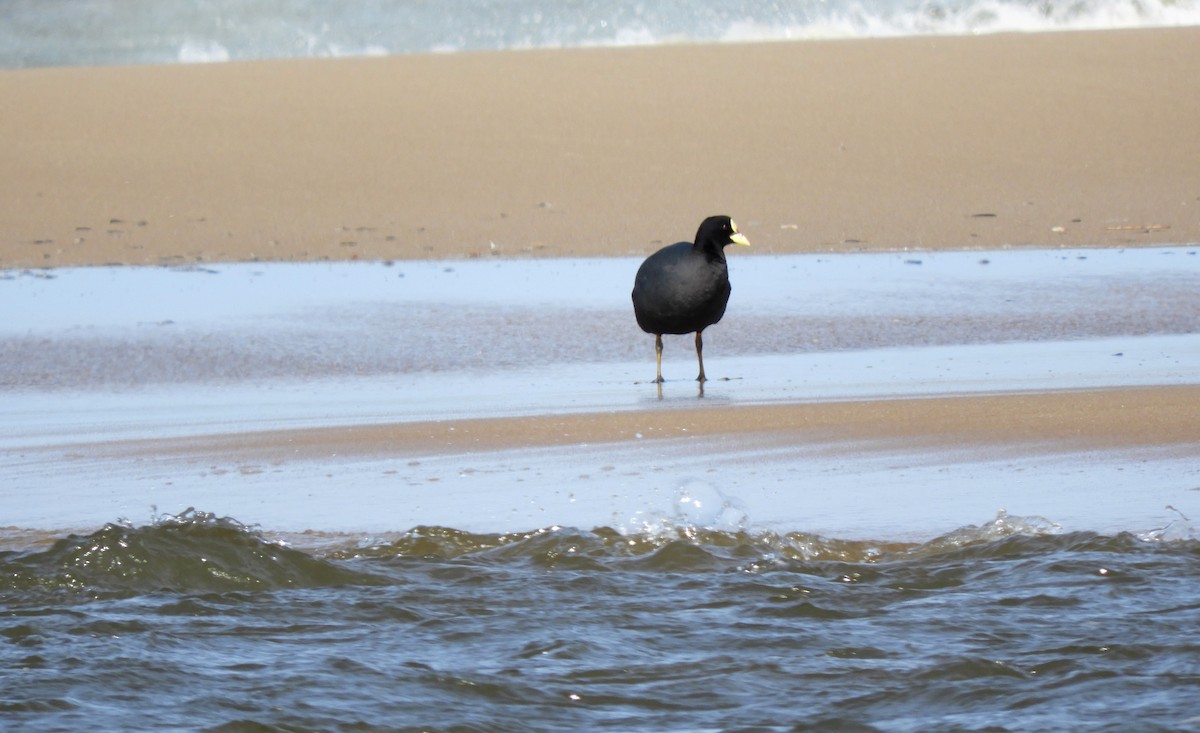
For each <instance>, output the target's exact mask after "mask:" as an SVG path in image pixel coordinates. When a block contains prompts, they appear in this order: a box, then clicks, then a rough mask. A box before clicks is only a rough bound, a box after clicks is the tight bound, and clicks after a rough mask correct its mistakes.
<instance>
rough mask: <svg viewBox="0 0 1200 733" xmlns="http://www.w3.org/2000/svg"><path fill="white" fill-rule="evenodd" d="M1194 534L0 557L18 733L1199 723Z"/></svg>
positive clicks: (412, 543)
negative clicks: (72, 732)
mask: <svg viewBox="0 0 1200 733" xmlns="http://www.w3.org/2000/svg"><path fill="white" fill-rule="evenodd" d="M1178 522H1179V523H1180V524H1181V525H1183V524H1186V522H1184V520H1183V519H1182V518H1180V519H1179V520H1178ZM1188 535H1194V529H1193V528H1191V527H1184V526H1181V527H1175V526H1174V525H1172V526H1169V527H1166V528H1164V530H1163V531H1161V532H1159V533H1150V534H1145V535H1134V534H1128V533H1121V534H1116V535H1100V534H1094V533H1064V532H1061V531H1060V530H1058V529H1057V528H1055V527H1054V526H1053V525H1050V524H1048V523H1046V522H1044V521H1042V520H1036V519H1034V520H1031V519H1029V518H1021V517H1006V516H999V517H997V518H996V519H994V520H993V521H991V522H987V523H985V524H983V525H980V526H976V527H970V528H963V529H960V530H958V531H955V532H951V533H948V534H946V535H945V536H941V537H938V538H935V539H933V540H931V541H929V542H925V543H920V544H904V543H875V542H861V541H859V542H847V541H838V540H836V539H828V538H823V537H820V536H814V535H808V534H805V533H804V532H802V531H795V532H789V533H784V534H776V533H765V532H753V531H738V532H727V531H709V530H705V529H702V528H699V527H695V526H691V525H688V524H686V523H682V522H681V523H679V524H677V525H675V526H672V527H663V528H660V530H659V531H657V532H654V533H649V534H647V533H638V534H632V535H630V534H622V533H618V532H615V531H613V530H611V529H607V528H602V527H601V528H593V529H586V530H585V529H577V528H567V527H547V528H541V529H535V530H532V531H526V532H513V533H505V534H472V533H467V532H463V531H458V530H453V529H447V528H442V527H416V528H413V529H411V530H410V531H407V532H405V533H403V534H401V535H399V536H396V537H394V538H391V539H388V540H386V541H384V540H379V541H374V542H372V541H364V542H360V543H358V544H355V545H352V546H337V545H336V544H335V545H334V546H329V547H323V548H320V549H313V548H311V547H310V548H308V549H300V548H297V547H294V546H287V545H285V544H282V543H280V542H279V541H273V540H270V539H267V538H265V537H264V536H262V535H261V534H260V533H258V532H256V531H255V530H253V529H249V528H246V527H244V526H242V525H241V524H239V523H238V522H236V521H234V520H231V519H226V518H219V517H216V516H213V515H210V514H205V513H203V512H195V511H191V512H186V513H184V514H182V515H178V516H162V517H160V518H158V519H157V520H156V521H154V522H153V523H150V524H143V525H140V526H135V525H133V524H127V523H113V524H109V525H106V526H104V527H102V528H98V529H96V530H95V531H93V532H90V533H87V534H81V535H71V536H66V537H59V538H54V537H47V538H46V541H45V543H44V545H45V546H43V547H40V548H38V549H36V550H32V551H25V552H0V594H3V603H2V606H0V727H3V728H4V729H5V730H7V731H41V732H44V731H79V730H113V731H116V730H120V731H136V730H147V731H149V730H153V731H161V730H206V731H655V732H661V731H1064V730H1072V731H1093V730H1111V731H1128V730H1137V731H1188V730H1198V729H1200V635H1198V634H1197V631H1196V630H1197V629H1198V628H1200V592H1198V591H1197V588H1198V587H1200V541H1197V540H1196V539H1195V538H1194V537H1192V538H1188Z"/></svg>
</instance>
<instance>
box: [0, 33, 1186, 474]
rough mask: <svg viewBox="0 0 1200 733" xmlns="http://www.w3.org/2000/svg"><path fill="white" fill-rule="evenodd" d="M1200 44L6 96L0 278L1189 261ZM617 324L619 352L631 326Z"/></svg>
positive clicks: (530, 436)
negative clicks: (731, 221)
mask: <svg viewBox="0 0 1200 733" xmlns="http://www.w3.org/2000/svg"><path fill="white" fill-rule="evenodd" d="M1197 79H1200V28H1185V29H1173V30H1139V31H1116V32H1087V33H1062V34H1051V33H1045V34H1036V35H996V36H986V37H968V38H906V39H897V40H871V41H830V42H808V43H771V44H756V45H721V46H679V47H666V48H652V49H605V50H572V51H544V52H543V51H529V52H506V53H495V54H490V53H489V54H458V55H447V56H437V55H430V56H411V57H394V58H383V59H347V60H304V61H295V60H292V61H279V62H274V61H266V62H255V63H229V64H218V65H205V66H184V65H175V66H144V67H132V68H88V69H38V70H23V71H7V72H0V100H3V107H4V110H5V112H4V114H3V115H0V139H3V140H4V141H5V144H4V146H3V147H2V148H0V168H2V169H3V171H4V176H3V177H2V178H0V198H2V200H3V201H4V205H3V207H0V268H18V267H21V268H23V267H56V266H68V265H92V264H105V263H129V264H141V263H146V264H163V263H181V262H213V261H243V260H272V261H277V260H316V259H359V258H361V259H402V258H443V257H445V258H455V257H476V256H501V257H503V256H519V255H536V256H556V255H615V254H636V253H648V252H650V251H652V250H653V249H654V248H656V247H657V246H659V245H660V244H662V243H664V242H668V241H675V240H677V239H682V238H688V237H690V235H691V234H692V232H693V231H694V229H695V226H696V224H697V222H699V220H700V219H701V218H702V217H703V216H705V215H708V214H711V213H717V212H726V213H729V214H731V215H733V216H734V217H735V218H736V219H738V221H739V223H740V224H741V226H742V229H743V231H745V232H746V233H747V234H748V235H749V236H750V238H751V240H752V241H753V242H754V247H755V251H756V252H774V253H785V252H800V251H833V252H853V251H858V250H878V249H900V248H918V249H919V248H926V249H936V248H980V249H983V248H1001V247H1009V246H1013V247H1020V246H1035V247H1058V246H1079V245H1088V246H1130V245H1143V244H1164V243H1195V242H1200V134H1197V131H1198V130H1200V94H1197V93H1196V91H1197V81H1196V80H1197ZM630 326H631V328H632V327H633V324H632V317H631V318H630ZM1197 404H1200V395H1198V394H1197V392H1196V389H1195V388H1194V387H1176V388H1161V389H1137V390H1130V389H1118V390H1107V391H1096V392H1066V393H1052V394H1033V395H1007V396H995V397H966V398H953V397H946V398H938V399H928V400H897V401H887V400H884V401H876V402H869V403H853V404H842V405H813V404H809V405H775V406H770V407H757V406H741V407H738V406H724V407H722V406H719V405H712V406H707V405H705V406H697V407H696V408H694V409H686V410H679V409H664V410H653V409H651V410H646V411H643V412H635V413H621V414H614V415H597V414H592V415H582V416H580V415H575V416H563V415H542V416H536V417H532V418H515V419H495V420H479V421H473V422H468V423H463V422H462V421H460V422H458V423H455V426H456V431H455V432H454V433H453V436H452V437H451V436H449V435H448V430H447V428H448V427H449V424H438V423H420V424H413V425H390V426H388V425H385V426H376V427H364V428H356V429H353V430H347V429H344V428H326V429H314V430H304V431H286V432H277V433H260V434H257V435H254V436H246V435H237V436H233V437H231V438H220V437H217V438H205V439H197V440H194V441H191V442H185V443H183V444H178V443H174V442H172V441H169V440H168V441H162V442H159V443H152V444H144V445H140V446H133V445H127V446H123V447H121V446H110V447H111V448H113V449H122V450H123V449H130V450H134V451H135V452H136V451H148V452H150V453H156V452H163V453H166V454H172V453H175V454H178V453H180V452H188V451H198V452H202V453H203V452H209V451H229V452H232V454H251V453H253V454H256V455H260V456H266V457H269V456H270V455H272V454H276V453H277V454H279V455H283V454H285V453H286V454H287V455H289V456H293V455H295V454H296V451H297V449H299V450H300V451H301V455H302V456H308V457H320V456H328V455H332V454H339V455H346V454H347V453H350V454H353V453H360V454H374V453H379V452H382V453H386V452H388V451H396V452H398V453H404V452H406V451H407V452H412V451H418V452H420V451H427V452H430V453H436V454H446V453H452V452H456V451H470V450H474V449H477V448H480V449H482V448H495V447H497V446H499V447H520V446H523V445H528V446H531V447H533V446H539V445H562V444H563V443H564V442H576V441H577V442H580V443H583V442H587V443H596V442H603V441H606V440H616V439H620V438H621V436H627V434H628V433H630V432H631V431H634V430H636V431H638V432H642V433H644V434H646V435H649V436H652V437H653V436H655V435H659V434H661V435H677V434H680V433H681V432H684V431H693V433H694V434H695V433H698V434H705V435H710V436H713V435H728V436H731V437H734V438H736V436H738V435H741V434H745V433H747V432H755V433H759V434H762V433H773V434H775V435H777V436H778V439H779V440H780V441H799V442H808V441H813V440H823V441H829V442H830V443H831V444H832V443H833V442H836V441H847V440H850V441H853V440H874V439H885V438H889V437H892V438H897V439H904V440H908V441H917V442H921V441H924V442H927V443H934V444H940V445H944V446H948V447H954V446H960V445H962V444H963V443H964V442H967V443H972V444H976V445H997V446H999V445H1008V446H1014V445H1025V444H1029V443H1030V442H1034V443H1036V442H1044V443H1046V444H1065V443H1073V444H1074V445H1076V446H1077V447H1078V446H1089V447H1092V448H1105V447H1110V446H1126V447H1130V446H1132V447H1137V446H1168V447H1171V449H1172V450H1175V451H1178V450H1184V451H1188V450H1192V449H1194V448H1195V447H1196V446H1197V445H1200V418H1198V417H1197V414H1198V413H1197V411H1196V410H1195V409H1193V408H1194V406H1195V405H1197Z"/></svg>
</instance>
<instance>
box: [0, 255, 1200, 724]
mask: <svg viewBox="0 0 1200 733" xmlns="http://www.w3.org/2000/svg"><path fill="white" fill-rule="evenodd" d="M1195 252H1196V250H1195V248H1169V249H1163V250H1130V251H1124V252H1121V251H1109V250H1078V251H1054V252H1047V251H1022V252H987V253H939V254H921V255H895V254H886V255H853V256H795V257H761V256H754V257H741V258H737V259H733V258H731V259H732V261H731V265H730V266H731V271H732V278H733V283H734V296H733V300H732V301H731V303H730V307H729V311H728V313H727V315H726V319H725V320H724V321H723V322H722V323H721V324H718V325H717V326H715V327H713V328H712V329H710V330H709V331H706V333H705V337H706V338H705V341H706V350H705V355H706V367H707V370H708V372H709V374H710V375H712V376H715V377H717V378H716V379H714V380H713V381H711V382H709V383H708V385H706V387H705V390H704V392H703V395H701V394H700V393H699V392H698V390H697V385H696V383H695V382H693V381H692V380H691V377H692V376H693V375H694V372H693V370H694V366H695V363H694V355H693V354H692V353H691V345H690V341H689V340H688V339H687V338H685V337H680V338H677V339H669V340H668V343H667V355H666V361H665V364H664V371H665V373H666V375H667V377H668V382H667V383H666V384H665V385H663V388H662V393H661V395H660V394H659V393H658V390H657V388H656V386H655V385H653V384H651V383H650V382H649V381H648V377H652V376H653V374H652V370H653V368H654V367H653V346H652V341H653V339H652V338H651V337H648V336H646V335H644V334H642V333H640V332H639V331H637V329H636V326H635V325H634V324H633V320H632V313H631V307H630V305H629V302H628V292H629V288H630V285H631V283H632V275H633V272H634V271H635V270H636V266H637V261H636V260H630V259H611V260H562V261H509V260H488V261H468V262H442V263H393V264H390V265H385V264H367V263H358V264H310V265H262V264H254V265H229V266H217V267H213V268H211V269H189V270H178V269H169V268H92V269H77V270H74V269H73V270H57V271H48V272H15V271H10V272H7V273H0V312H3V313H5V314H6V317H5V318H4V319H2V320H0V393H2V399H0V480H2V482H3V486H4V489H3V491H2V492H0V527H5V525H7V527H6V528H4V529H0V727H2V728H4V729H5V730H30V731H32V730H37V731H54V730H62V731H67V730H71V731H73V730H79V729H81V728H89V729H102V730H162V729H189V730H221V731H239V730H248V731H249V730H280V731H284V730H347V731H348V730H446V731H449V730H459V731H465V730H481V731H482V730H513V729H519V730H614V731H616V730H620V731H671V730H680V731H682V730H687V731H694V730H764V731H767V730H771V731H774V730H779V731H784V730H788V731H791V730H855V731H863V730H880V731H925V730H983V729H987V730H1062V729H1072V730H1118V729H1120V730H1127V729H1131V728H1134V727H1136V728H1137V729H1138V730H1200V717H1198V712H1197V711H1198V710H1200V705H1198V703H1200V694H1198V693H1197V692H1196V690H1197V689H1200V686H1198V685H1197V682H1200V645H1198V644H1197V643H1196V641H1195V638H1194V637H1195V634H1193V633H1190V630H1191V629H1193V628H1195V627H1196V626H1197V622H1198V621H1200V593H1198V592H1197V590H1196V588H1197V580H1198V578H1197V568H1200V563H1198V562H1197V560H1200V544H1198V543H1200V536H1198V534H1197V530H1196V528H1195V525H1194V524H1193V521H1194V519H1195V517H1197V516H1200V450H1192V449H1190V447H1189V446H1161V447H1155V446H1149V447H1128V448H1121V449H1113V450H1106V451H1104V452H1099V451H1084V450H1065V449H1057V450H1049V449H1047V448H1046V447H1045V446H1034V445H1023V444H1020V443H1019V442H1018V443H1016V444H1011V445H994V446H986V445H984V446H978V447H976V448H956V449H948V448H945V447H941V448H938V447H932V448H920V447H913V446H912V445H907V444H904V443H902V442H896V443H890V442H888V441H875V442H863V443H856V444H852V445H847V444H833V443H825V444H814V445H811V446H796V445H780V444H778V443H777V442H772V441H771V440H770V439H769V436H767V437H762V436H759V437H755V438H753V439H751V438H745V439H738V440H730V439H727V438H722V437H721V436H714V437H704V438H702V437H690V438H689V437H680V438H670V439H667V438H655V439H654V440H646V439H645V437H646V436H642V435H636V434H635V435H629V436H627V439H626V440H623V441H619V442H616V443H609V444H597V445H586V444H568V445H566V446H540V447H536V448H519V449H508V448H503V449H501V448H498V449H494V450H479V451H472V452H467V453H462V452H459V453H455V452H440V453H438V452H434V453H431V454H428V455H414V454H412V451H408V450H405V449H404V447H403V446H397V450H396V453H395V455H375V454H372V455H341V456H339V455H314V456H300V457H298V458H296V459H294V460H286V461H278V462H270V461H263V462H251V461H244V460H238V459H234V458H230V457H222V456H221V455H210V454H201V455H189V454H188V453H187V452H186V451H180V450H178V449H177V448H175V449H172V450H162V451H156V450H154V449H153V448H151V449H142V450H129V449H128V446H129V445H130V441H150V442H149V443H145V444H143V445H150V446H160V447H162V446H166V445H167V442H166V441H168V440H174V441H175V442H174V443H171V445H174V446H178V445H186V444H187V443H188V441H193V440H200V439H202V438H204V437H205V436H213V435H234V436H238V435H250V434H251V433H253V432H255V431H261V430H267V429H275V428H293V427H337V426H355V425H370V424H376V423H391V422H417V421H425V420H430V419H459V418H475V417H489V418H506V417H512V416H524V415H542V416H545V415H561V414H565V413H571V412H620V411H632V410H644V409H648V408H649V409H655V410H671V409H674V408H678V407H692V406H697V405H714V406H719V405H735V406H736V405H756V404H769V403H776V402H811V401H833V400H845V399H880V398H892V397H898V396H901V397H924V396H944V395H970V394H1007V393H1014V392H1031V391H1041V390H1060V389H1075V388H1104V387H1129V386H1148V385H1187V384H1195V383H1196V380H1197V375H1200V256H1198V255H1197V254H1195ZM514 424H517V423H514ZM192 506H194V507H196V508H197V509H199V510H203V511H196V510H189V507H192ZM1005 509H1007V510H1008V512H1011V514H1010V513H1006V512H1004V511H1003V510H1005ZM209 511H211V512H215V514H207V513H206V512H209ZM120 517H130V518H132V519H128V520H121V521H117V520H118V518H120ZM223 517H232V518H223ZM242 522H245V523H248V524H251V525H257V526H256V527H252V528H248V527H246V526H243V524H242Z"/></svg>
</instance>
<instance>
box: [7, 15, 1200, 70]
mask: <svg viewBox="0 0 1200 733" xmlns="http://www.w3.org/2000/svg"><path fill="white" fill-rule="evenodd" d="M1178 25H1200V0H795V1H793V2H767V1H763V0H733V1H732V2H726V1H723V0H702V1H700V2H692V1H690V0H689V1H684V0H665V1H664V2H656V3H645V2H637V1H635V0H574V1H571V2H558V1H556V0H445V1H444V2H428V1H427V0H372V1H369V2H350V3H347V2H341V1H340V0H291V1H289V0H273V1H271V2H259V1H257V0H206V1H204V2H198V1H195V0H4V2H0V68H26V67H39V66H78V65H85V66H86V65H111V64H142V63H174V62H184V63H192V62H211V61H229V60H242V59H261V58H292V57H314V56H363V55H387V54H404V53H427V52H442V53H449V52H459V51H482V50H503V49H527V48H572V47H584V46H633V45H640V46H646V45H658V44H669V43H688V42H753V41H770V40H784V39H827V38H857V37H880V36H908V35H929V34H972V33H991V32H1000V31H1043V30H1082V29H1097V28H1139V27H1154V26H1178Z"/></svg>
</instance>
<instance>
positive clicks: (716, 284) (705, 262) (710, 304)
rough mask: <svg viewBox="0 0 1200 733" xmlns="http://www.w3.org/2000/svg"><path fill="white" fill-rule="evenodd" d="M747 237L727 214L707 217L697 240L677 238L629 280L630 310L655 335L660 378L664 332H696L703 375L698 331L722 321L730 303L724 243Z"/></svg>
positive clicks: (702, 374) (702, 377)
mask: <svg viewBox="0 0 1200 733" xmlns="http://www.w3.org/2000/svg"><path fill="white" fill-rule="evenodd" d="M727 244H744V245H746V246H747V247H748V246H750V241H749V240H747V239H746V237H744V236H742V235H741V234H739V233H738V230H737V224H734V223H733V220H732V219H730V218H729V217H728V216H710V217H708V218H707V219H705V220H704V221H703V222H701V223H700V229H699V230H697V231H696V241H695V242H694V243H693V242H679V243H677V244H672V245H670V246H669V247H663V248H662V249H660V250H659V251H657V252H655V253H654V254H652V255H650V256H649V257H647V258H646V261H645V262H643V263H642V266H641V267H640V268H638V273H637V277H636V278H635V279H634V281H633V314H634V315H635V316H636V317H637V322H638V325H639V326H641V327H642V330H643V331H645V332H646V333H652V334H654V350H655V353H656V355H657V362H658V377H657V378H656V379H655V381H656V382H661V381H663V378H662V349H663V342H662V337H663V334H664V333H676V334H682V333H691V332H693V331H695V332H696V361H698V362H700V376H698V377H696V379H697V380H698V381H700V382H703V381H704V380H705V377H704V356H703V354H702V352H703V349H704V343H703V341H702V340H701V339H700V332H701V331H703V330H704V329H705V328H708V327H709V326H711V325H712V324H714V323H716V322H717V321H719V320H721V316H723V315H725V304H726V303H728V302H729V291H730V288H729V268H728V266H727V265H726V264H725V245H727Z"/></svg>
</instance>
